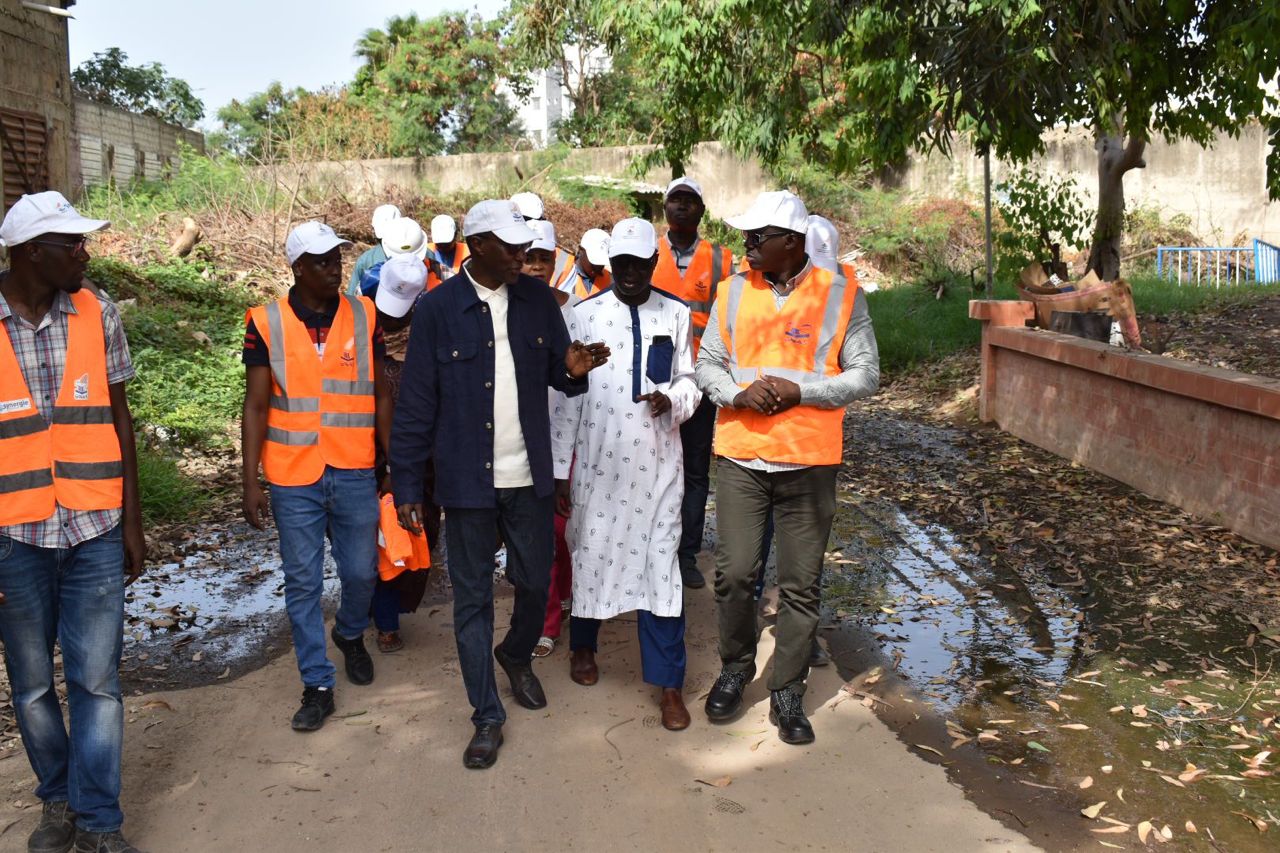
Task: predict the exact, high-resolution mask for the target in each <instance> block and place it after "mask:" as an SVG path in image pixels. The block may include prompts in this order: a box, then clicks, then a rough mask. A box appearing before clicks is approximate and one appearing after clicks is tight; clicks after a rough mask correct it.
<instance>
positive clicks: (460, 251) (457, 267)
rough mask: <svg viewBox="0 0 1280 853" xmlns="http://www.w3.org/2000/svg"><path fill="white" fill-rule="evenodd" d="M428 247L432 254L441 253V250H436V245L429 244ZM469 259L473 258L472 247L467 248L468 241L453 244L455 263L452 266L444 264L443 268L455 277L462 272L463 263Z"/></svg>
mask: <svg viewBox="0 0 1280 853" xmlns="http://www.w3.org/2000/svg"><path fill="white" fill-rule="evenodd" d="M427 247H428V248H429V249H430V250H431V251H432V252H434V253H437V254H438V253H439V250H438V249H437V248H436V244H435V243H428V244H427ZM469 257H471V249H470V247H468V246H467V244H466V241H460V242H457V243H454V244H453V263H452V264H444V263H442V264H441V267H443V268H444V269H446V270H449V272H451V273H452V274H453V275H457V274H458V273H460V272H462V262H463V261H465V260H466V259H467V258H469ZM450 277H452V276H450Z"/></svg>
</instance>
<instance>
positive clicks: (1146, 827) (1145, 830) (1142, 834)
mask: <svg viewBox="0 0 1280 853" xmlns="http://www.w3.org/2000/svg"><path fill="white" fill-rule="evenodd" d="M1153 829H1155V827H1154V826H1152V825H1151V821H1149V820H1144V821H1143V822H1142V823H1140V824H1138V840H1139V841H1141V842H1142V843H1143V844H1146V843H1147V836H1149V835H1150V834H1151V830H1153Z"/></svg>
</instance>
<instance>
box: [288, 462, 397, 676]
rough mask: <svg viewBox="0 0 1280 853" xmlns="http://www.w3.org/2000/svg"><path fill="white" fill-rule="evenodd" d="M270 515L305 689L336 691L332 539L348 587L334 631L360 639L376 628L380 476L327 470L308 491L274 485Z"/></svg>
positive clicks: (361, 471)
mask: <svg viewBox="0 0 1280 853" xmlns="http://www.w3.org/2000/svg"><path fill="white" fill-rule="evenodd" d="M271 514H272V515H273V516H274V517H275V520H276V530H277V531H279V534H280V561H281V563H282V567H283V569H284V604H285V609H286V610H288V612H289V622H290V624H291V625H292V626H293V650H294V653H295V654H296V655H297V656H298V671H299V672H300V673H301V674H302V683H303V685H304V686H306V687H328V688H330V689H332V688H333V686H334V673H335V669H334V666H333V664H332V663H330V662H329V658H328V656H327V655H326V653H325V650H326V647H327V640H326V638H325V635H324V611H323V610H322V608H321V598H322V596H323V594H324V540H325V533H326V532H328V534H329V539H330V547H331V548H332V549H333V561H334V562H335V563H337V564H338V581H339V582H340V583H341V584H342V598H341V601H340V603H339V605H338V616H337V619H336V620H335V621H334V630H335V631H337V632H338V636H340V637H343V638H345V639H348V640H354V639H356V638H357V637H359V636H361V635H362V634H363V633H364V629H365V628H367V627H369V603H370V602H371V601H372V599H373V585H374V582H375V581H377V579H378V570H377V568H376V565H377V558H378V553H377V552H378V484H377V481H376V480H375V478H374V476H373V469H372V468H356V469H345V468H331V467H328V466H325V469H324V474H323V475H322V476H321V477H320V479H319V480H317V481H316V482H314V483H312V484H311V485H309V486H277V485H273V486H272V487H271Z"/></svg>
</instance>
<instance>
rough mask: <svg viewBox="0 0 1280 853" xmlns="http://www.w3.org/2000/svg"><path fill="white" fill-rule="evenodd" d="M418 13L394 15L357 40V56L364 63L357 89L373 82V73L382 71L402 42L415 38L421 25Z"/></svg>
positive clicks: (358, 72)
mask: <svg viewBox="0 0 1280 853" xmlns="http://www.w3.org/2000/svg"><path fill="white" fill-rule="evenodd" d="M421 23H422V22H421V21H420V20H419V18H418V15H417V13H415V12H410V13H409V14H408V15H393V16H392V17H390V18H388V19H387V24H386V27H384V28H383V29H378V28H377V27H373V28H370V29H367V30H365V31H364V33H363V34H361V36H360V39H359V40H358V41H357V42H356V50H355V57H356V58H357V59H360V60H363V61H364V64H363V65H362V66H360V69H359V70H358V71H356V79H355V86H354V88H355V90H356V91H357V92H361V91H364V89H365V88H366V87H368V85H369V84H370V82H372V79H373V75H374V74H375V73H377V72H378V71H380V70H381V69H382V68H383V67H385V66H386V64H387V63H388V62H389V61H390V60H391V57H392V56H394V55H395V52H396V49H397V48H398V47H399V46H400V44H401V42H404V41H408V40H410V39H412V38H413V36H414V33H415V32H416V31H417V29H418V27H419V26H420V25H421Z"/></svg>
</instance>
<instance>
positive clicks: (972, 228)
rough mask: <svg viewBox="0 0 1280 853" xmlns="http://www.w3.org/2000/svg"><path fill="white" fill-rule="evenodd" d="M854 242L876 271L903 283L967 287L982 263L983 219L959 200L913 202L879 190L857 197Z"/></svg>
mask: <svg viewBox="0 0 1280 853" xmlns="http://www.w3.org/2000/svg"><path fill="white" fill-rule="evenodd" d="M857 205H858V206H857V212H856V213H855V215H854V216H855V218H854V223H853V224H854V228H855V240H856V242H857V244H858V245H859V246H861V247H862V249H863V250H864V251H865V252H866V253H867V256H868V258H869V260H870V261H871V262H872V263H873V264H874V265H875V266H876V268H877V269H879V270H881V271H882V272H884V273H886V274H887V275H889V276H890V277H892V278H894V279H897V280H899V281H916V282H922V283H926V284H929V285H933V286H936V285H938V284H954V283H960V282H964V283H967V282H968V276H969V271H970V270H971V269H973V268H974V267H975V266H978V265H980V264H981V263H982V217H981V215H980V213H979V212H978V210H977V209H976V208H974V207H973V206H972V205H970V204H968V203H966V202H963V201H959V200H957V199H926V200H925V201H923V202H918V203H917V202H912V201H910V200H908V199H907V198H905V197H904V196H903V195H902V194H901V193H896V192H886V191H884V190H878V189H868V190H863V191H861V192H859V193H858V202H857Z"/></svg>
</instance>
